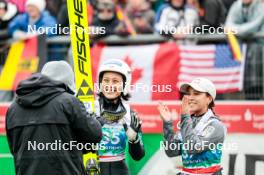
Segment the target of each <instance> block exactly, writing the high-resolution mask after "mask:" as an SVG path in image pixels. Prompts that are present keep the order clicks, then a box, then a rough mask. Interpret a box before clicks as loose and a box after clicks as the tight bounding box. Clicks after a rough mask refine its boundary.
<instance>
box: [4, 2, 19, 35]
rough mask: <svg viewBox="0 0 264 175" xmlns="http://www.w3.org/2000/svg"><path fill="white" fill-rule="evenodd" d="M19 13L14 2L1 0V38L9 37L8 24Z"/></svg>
mask: <svg viewBox="0 0 264 175" xmlns="http://www.w3.org/2000/svg"><path fill="white" fill-rule="evenodd" d="M16 15H17V8H16V6H15V5H14V4H12V3H9V2H6V1H5V0H0V39H6V38H8V32H7V28H8V24H9V22H10V21H11V20H12V19H13V18H14V17H15V16H16Z"/></svg>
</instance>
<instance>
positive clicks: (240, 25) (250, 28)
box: [226, 0, 264, 34]
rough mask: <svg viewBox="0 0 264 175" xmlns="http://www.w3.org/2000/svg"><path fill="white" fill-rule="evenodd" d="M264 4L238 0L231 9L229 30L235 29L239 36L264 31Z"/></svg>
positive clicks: (227, 23)
mask: <svg viewBox="0 0 264 175" xmlns="http://www.w3.org/2000/svg"><path fill="white" fill-rule="evenodd" d="M263 9H264V4H263V2H261V1H259V0H238V1H236V2H235V3H234V4H233V5H232V6H231V8H230V11H229V13H228V16H227V20H226V27H227V28H235V29H236V30H237V32H238V33H239V34H253V33H255V32H259V31H264V13H263Z"/></svg>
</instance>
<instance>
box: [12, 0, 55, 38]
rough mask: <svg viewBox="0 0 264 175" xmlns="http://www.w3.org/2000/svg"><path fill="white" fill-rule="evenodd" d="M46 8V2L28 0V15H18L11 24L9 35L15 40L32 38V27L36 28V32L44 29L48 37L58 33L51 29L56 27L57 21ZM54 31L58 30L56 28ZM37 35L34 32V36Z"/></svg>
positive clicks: (42, 0)
mask: <svg viewBox="0 0 264 175" xmlns="http://www.w3.org/2000/svg"><path fill="white" fill-rule="evenodd" d="M45 7H46V2H45V0H27V2H26V13H23V14H20V15H18V16H17V17H16V18H14V19H13V20H12V21H11V22H10V24H9V26H8V33H9V35H11V36H13V37H14V38H15V39H26V38H28V37H31V36H32V33H31V32H30V31H28V29H29V28H30V27H31V28H33V29H34V27H35V28H36V30H39V29H40V28H41V27H44V30H46V31H45V34H47V36H52V35H54V34H56V31H53V30H52V28H51V27H55V26H56V19H55V18H54V17H52V16H51V15H50V13H49V12H48V11H45V10H44V9H45ZM54 30H56V29H55V28H54ZM37 32H38V31H37ZM40 32H43V31H40ZM35 34H36V32H33V35H35Z"/></svg>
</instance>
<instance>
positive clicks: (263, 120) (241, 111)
mask: <svg viewBox="0 0 264 175" xmlns="http://www.w3.org/2000/svg"><path fill="white" fill-rule="evenodd" d="M165 104H166V103H165ZM167 104H168V107H169V109H170V110H171V111H172V114H173V117H174V119H175V120H174V121H175V122H174V123H175V129H176V124H177V122H178V121H179V120H178V118H179V117H178V116H179V114H178V111H179V107H180V103H179V102H174V103H172V102H169V103H167ZM132 106H133V108H134V109H135V110H136V111H137V112H138V114H139V116H140V118H141V119H142V120H143V125H142V129H143V132H145V133H161V132H162V121H161V119H160V117H159V113H158V110H157V103H151V104H133V105H132ZM263 108H264V102H239V101H234V102H230V101H229V102H227V101H225V102H219V101H217V102H216V107H215V109H214V110H215V113H216V115H218V116H219V117H220V119H221V120H222V121H223V122H224V124H225V125H226V127H227V129H228V133H257V134H264V110H263Z"/></svg>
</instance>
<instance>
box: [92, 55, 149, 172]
mask: <svg viewBox="0 0 264 175" xmlns="http://www.w3.org/2000/svg"><path fill="white" fill-rule="evenodd" d="M98 83H99V89H100V90H99V99H98V100H97V101H96V103H95V107H96V113H97V115H100V116H102V117H103V118H104V119H105V121H106V122H105V124H104V125H103V127H102V130H103V138H102V141H101V145H103V146H104V147H105V149H100V150H99V151H98V154H99V160H100V174H101V175H129V174H130V173H129V170H128V168H127V165H126V163H125V148H126V144H127V141H128V147H129V153H130V155H131V157H132V158H133V159H134V160H140V159H141V158H142V157H143V156H144V155H145V150H144V147H143V142H142V139H141V138H142V137H141V121H140V120H139V118H138V116H137V114H136V113H135V112H134V111H133V110H132V109H131V108H130V106H129V105H128V104H126V103H125V101H126V100H128V99H129V97H130V95H129V86H130V83H131V70H130V68H129V66H128V65H127V64H126V63H125V62H123V61H122V60H118V59H111V60H108V61H105V62H104V63H102V65H101V66H100V67H99V82H98Z"/></svg>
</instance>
